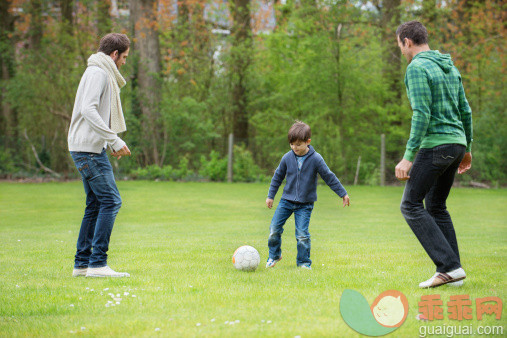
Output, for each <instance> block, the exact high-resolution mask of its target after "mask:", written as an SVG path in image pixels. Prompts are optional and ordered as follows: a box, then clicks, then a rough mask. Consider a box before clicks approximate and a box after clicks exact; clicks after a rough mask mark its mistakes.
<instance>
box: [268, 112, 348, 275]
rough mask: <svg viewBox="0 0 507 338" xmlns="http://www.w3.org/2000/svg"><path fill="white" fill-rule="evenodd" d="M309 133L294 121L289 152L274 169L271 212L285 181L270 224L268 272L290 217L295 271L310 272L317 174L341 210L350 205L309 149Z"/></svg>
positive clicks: (279, 251) (278, 256)
mask: <svg viewBox="0 0 507 338" xmlns="http://www.w3.org/2000/svg"><path fill="white" fill-rule="evenodd" d="M311 136H312V131H311V129H310V126H309V125H307V124H306V123H303V122H300V121H296V122H295V123H294V124H293V125H292V127H291V128H290V130H289V134H288V139H289V144H290V147H291V149H292V150H291V151H289V152H288V153H286V154H285V155H284V156H283V157H282V160H281V161H280V165H279V166H278V168H276V171H275V174H274V175H273V179H272V180H271V186H270V187H269V192H268V198H267V199H266V205H267V206H268V208H270V209H271V207H273V199H274V198H275V195H276V192H277V191H278V188H279V187H280V185H281V184H282V181H283V180H284V178H286V183H285V187H284V188H283V195H282V198H281V200H280V203H279V204H278V207H277V208H276V211H275V214H274V216H273V219H272V220H271V226H270V229H269V230H270V233H269V239H268V247H269V258H268V261H267V263H266V268H272V267H274V266H275V264H276V263H277V262H279V261H280V260H281V259H282V249H281V245H282V233H283V226H284V224H285V222H286V221H287V218H289V217H290V215H292V213H294V219H295V222H296V240H297V249H298V254H297V258H296V263H297V266H298V267H301V268H304V269H311V264H312V261H311V260H310V248H311V242H310V233H309V232H308V226H309V225H310V216H311V214H312V210H313V202H315V201H316V200H317V173H318V174H319V175H320V177H322V179H323V180H324V181H325V182H326V184H327V185H328V186H329V187H330V188H331V189H332V190H333V191H334V192H335V193H336V194H337V195H338V196H340V197H341V198H342V199H343V206H344V207H345V206H348V205H350V199H349V196H348V195H347V191H346V190H345V188H343V186H342V184H341V183H340V181H339V180H338V178H337V177H336V175H335V174H334V173H333V172H332V171H331V170H329V168H328V166H327V165H326V162H325V161H324V159H323V158H322V156H321V155H320V154H319V153H317V152H316V151H315V149H313V147H312V146H310V141H311Z"/></svg>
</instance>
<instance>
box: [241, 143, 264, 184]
mask: <svg viewBox="0 0 507 338" xmlns="http://www.w3.org/2000/svg"><path fill="white" fill-rule="evenodd" d="M233 180H234V182H259V181H261V182H265V181H266V176H265V175H263V174H262V171H261V169H260V168H259V166H258V165H257V164H255V162H254V159H253V156H252V153H251V152H250V151H248V150H247V149H245V147H244V146H242V145H241V146H237V145H235V146H234V164H233Z"/></svg>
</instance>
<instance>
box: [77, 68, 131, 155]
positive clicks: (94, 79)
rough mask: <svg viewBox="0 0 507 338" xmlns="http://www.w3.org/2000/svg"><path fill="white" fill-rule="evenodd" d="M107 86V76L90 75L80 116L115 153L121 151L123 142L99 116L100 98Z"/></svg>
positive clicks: (84, 90)
mask: <svg viewBox="0 0 507 338" xmlns="http://www.w3.org/2000/svg"><path fill="white" fill-rule="evenodd" d="M106 84H107V75H105V74H101V73H98V72H95V73H92V74H90V76H89V77H88V78H87V79H86V82H85V84H84V88H83V92H82V93H83V97H82V101H81V115H83V117H84V119H85V120H86V122H88V124H89V125H90V127H91V128H92V129H93V131H95V132H96V133H97V134H98V135H99V136H100V137H101V138H103V139H104V141H106V142H107V143H108V144H110V145H111V147H112V148H113V150H114V151H115V152H118V151H120V150H121V149H123V148H124V147H125V146H126V144H125V142H124V141H123V140H122V139H121V138H119V137H118V135H116V133H115V132H113V131H112V130H111V129H110V128H109V127H108V126H107V124H106V123H105V122H104V120H103V119H102V117H101V116H100V114H99V105H100V97H101V94H102V92H103V91H104V88H105V86H106Z"/></svg>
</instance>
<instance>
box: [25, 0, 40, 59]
mask: <svg viewBox="0 0 507 338" xmlns="http://www.w3.org/2000/svg"><path fill="white" fill-rule="evenodd" d="M28 13H29V14H30V16H31V19H30V30H29V32H28V37H29V46H28V47H29V48H30V49H32V50H38V49H40V44H41V41H42V36H43V28H44V25H43V20H42V0H32V1H30V3H29V5H28Z"/></svg>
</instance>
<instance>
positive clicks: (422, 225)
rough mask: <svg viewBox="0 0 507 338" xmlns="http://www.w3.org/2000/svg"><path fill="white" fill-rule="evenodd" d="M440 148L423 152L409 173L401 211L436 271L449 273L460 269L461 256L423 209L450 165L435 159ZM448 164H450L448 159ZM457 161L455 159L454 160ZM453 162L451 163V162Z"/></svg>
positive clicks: (423, 150)
mask: <svg viewBox="0 0 507 338" xmlns="http://www.w3.org/2000/svg"><path fill="white" fill-rule="evenodd" d="M437 148H439V147H436V148H433V149H421V150H420V151H419V153H418V154H417V157H416V159H415V161H414V165H413V167H412V169H411V171H410V179H409V180H408V181H407V184H406V185H405V191H404V193H403V199H402V202H401V212H402V214H403V216H404V217H405V220H406V221H407V223H408V225H409V226H410V228H411V229H412V231H413V232H414V234H415V235H416V237H417V239H418V240H419V242H420V243H421V245H422V246H423V248H424V249H425V250H426V252H427V253H428V255H429V256H430V258H431V259H432V260H433V262H434V263H435V265H436V268H437V272H449V271H452V270H454V269H457V268H459V267H461V264H460V262H459V258H458V256H457V255H456V254H455V253H454V250H453V248H452V247H451V245H450V244H449V242H448V241H447V239H446V238H445V236H444V234H443V233H442V230H441V229H440V228H439V226H438V225H437V224H436V222H435V220H434V219H433V217H432V216H431V215H430V214H429V213H428V211H427V210H426V209H425V208H424V205H423V199H424V198H425V197H426V195H427V194H428V192H429V191H430V189H431V187H432V186H433V184H435V182H436V181H437V179H438V177H439V176H440V175H441V174H442V173H443V172H445V170H446V169H447V167H449V166H450V163H448V164H447V165H445V164H444V163H443V162H445V161H440V162H439V161H438V160H439V159H438V158H437V161H435V160H434V154H436V152H437V151H438V149H437ZM447 162H450V160H449V159H448V160H447ZM452 162H454V160H453V161H452ZM452 162H451V163H452Z"/></svg>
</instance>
